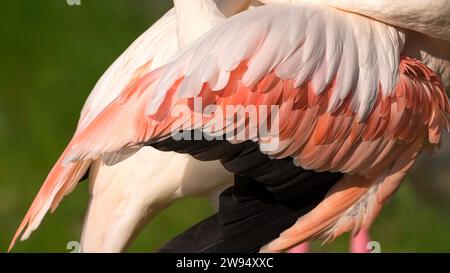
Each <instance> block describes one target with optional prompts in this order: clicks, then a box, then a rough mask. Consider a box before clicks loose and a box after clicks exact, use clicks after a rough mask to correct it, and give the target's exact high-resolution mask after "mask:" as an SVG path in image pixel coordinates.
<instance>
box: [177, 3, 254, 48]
mask: <svg viewBox="0 0 450 273" xmlns="http://www.w3.org/2000/svg"><path fill="white" fill-rule="evenodd" d="M173 2H174V4H175V10H176V14H177V35H178V43H179V47H180V48H181V47H183V46H185V45H187V44H189V43H191V42H193V41H195V40H197V39H198V38H200V36H202V35H203V34H204V33H206V32H207V31H208V30H209V29H211V27H213V26H214V25H216V24H217V23H219V22H221V21H223V20H224V19H225V18H226V17H229V16H232V15H234V14H236V13H238V12H241V11H243V10H245V9H247V8H248V6H249V4H250V2H251V0H174V1H173Z"/></svg>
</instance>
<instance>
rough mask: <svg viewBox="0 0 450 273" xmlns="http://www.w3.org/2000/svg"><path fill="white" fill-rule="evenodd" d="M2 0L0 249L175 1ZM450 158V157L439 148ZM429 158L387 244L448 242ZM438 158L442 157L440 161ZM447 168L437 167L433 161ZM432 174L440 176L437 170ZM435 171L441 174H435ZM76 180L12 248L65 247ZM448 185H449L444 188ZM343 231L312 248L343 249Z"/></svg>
mask: <svg viewBox="0 0 450 273" xmlns="http://www.w3.org/2000/svg"><path fill="white" fill-rule="evenodd" d="M81 3H82V5H81V6H69V5H68V4H67V3H66V0H40V1H37V0H3V1H1V3H0V5H1V9H0V10H1V11H0V13H1V16H0V28H1V30H0V37H1V43H0V52H1V54H2V57H1V60H0V152H1V156H0V219H1V220H0V252H3V251H5V250H6V248H7V246H8V244H9V241H10V239H11V237H12V235H13V233H14V231H15V229H16V228H17V226H18V224H19V223H20V221H21V218H22V216H23V215H24V214H25V212H26V210H27V208H28V206H29V204H30V203H31V201H32V199H33V197H34V195H35V194H36V193H37V191H38V189H39V187H40V184H41V182H42V181H43V180H44V178H45V177H46V175H47V172H48V171H49V170H50V168H51V166H52V164H53V163H54V161H55V160H56V159H57V157H58V155H59V153H60V152H61V151H62V150H63V148H64V146H65V145H66V143H67V142H68V140H69V138H70V137H71V135H72V133H73V130H74V128H75V126H76V123H77V119H78V116H79V112H80V109H81V107H82V105H83V102H84V100H85V99H86V97H87V96H88V94H89V92H90V90H91V89H92V87H93V86H94V84H95V82H96V80H97V79H98V78H99V77H100V76H101V74H102V73H103V72H104V71H105V70H106V69H107V67H108V66H109V65H110V64H111V63H112V62H113V61H114V59H115V58H116V57H118V56H119V55H120V53H121V52H123V51H124V50H125V48H126V47H127V46H128V45H129V44H130V43H131V42H132V41H133V40H134V39H135V38H137V37H138V36H139V35H140V34H141V33H142V32H144V30H146V29H147V28H148V27H149V26H150V25H151V24H152V23H153V22H155V20H157V18H159V17H160V16H161V15H163V14H164V12H165V11H167V10H168V9H169V8H170V6H171V5H172V3H171V1H169V0H158V1H156V0H82V1H81ZM445 159H447V158H445ZM439 162H440V164H441V165H436V163H433V164H432V165H431V166H433V168H432V167H430V164H431V163H430V161H429V160H426V163H428V166H427V165H424V166H423V167H422V169H419V171H416V175H412V176H410V179H409V180H412V179H411V178H416V179H415V180H416V181H418V182H416V183H411V181H408V182H407V183H405V184H404V186H403V187H402V189H401V190H400V192H399V194H397V196H396V197H395V198H394V199H393V200H392V202H391V203H390V204H389V205H388V206H387V208H386V209H385V210H384V211H383V213H382V215H381V217H380V218H379V219H378V221H377V222H376V224H375V226H374V228H373V231H372V237H373V239H374V240H377V241H379V242H380V243H381V247H382V251H383V252H434V251H436V252H449V251H450V212H449V207H450V205H449V201H448V200H449V198H447V197H448V196H449V194H448V192H449V189H448V184H450V183H442V181H443V179H444V180H445V182H450V179H449V176H448V170H447V169H446V168H445V166H447V168H448V161H446V163H447V164H446V165H443V164H442V162H443V161H442V160H441V161H439ZM436 166H441V167H436ZM435 169H437V170H439V169H444V170H446V171H447V173H444V174H438V175H436V172H437V171H436V170H435ZM436 177H438V178H439V179H436ZM435 180H437V181H438V182H434V181H435ZM87 186H88V185H87V183H86V182H84V183H81V184H80V186H79V187H78V188H77V189H76V191H75V192H74V193H73V194H72V195H70V196H69V197H68V198H66V199H65V201H64V202H63V203H62V205H61V206H60V207H59V209H58V210H57V211H56V213H55V214H54V215H50V216H48V217H46V218H45V220H44V222H43V224H42V226H41V227H40V229H39V230H37V231H36V232H35V233H34V234H33V235H32V237H31V238H30V239H29V240H28V241H26V242H24V243H19V244H18V245H17V246H16V248H15V249H14V251H16V252H69V251H68V250H66V244H67V243H68V242H69V241H77V240H78V239H79V236H80V233H81V225H82V220H83V214H84V210H85V208H86V204H87V197H88V187H87ZM446 186H447V188H445V187H446ZM212 211H213V209H212V208H211V206H210V204H209V202H208V201H207V200H204V199H190V200H184V201H182V202H179V203H177V204H175V205H174V206H172V207H171V208H169V209H168V210H167V211H165V212H164V213H162V214H161V215H160V216H158V217H157V219H156V220H155V221H154V222H153V223H152V224H151V225H150V226H149V227H148V228H146V230H145V231H144V232H143V233H142V234H141V236H139V238H138V239H137V240H136V241H135V243H134V244H133V245H132V247H131V249H130V251H131V252H150V251H152V250H154V249H155V248H157V247H158V246H159V245H161V244H162V243H163V242H164V241H166V240H168V239H169V238H171V237H173V236H174V235H175V234H177V233H179V232H181V231H182V230H183V229H185V228H187V227H188V226H190V225H192V224H193V223H196V222H197V221H199V220H201V219H203V218H204V217H206V216H207V215H209V214H211V213H212ZM347 239H348V237H346V236H344V237H343V238H340V239H338V240H337V241H336V242H335V243H333V244H332V245H327V246H321V245H320V244H319V243H314V245H313V249H314V251H320V252H328V251H332V252H346V251H347V244H348V240H347Z"/></svg>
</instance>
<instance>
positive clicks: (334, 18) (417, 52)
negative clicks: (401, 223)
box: [11, 0, 450, 252]
mask: <svg viewBox="0 0 450 273" xmlns="http://www.w3.org/2000/svg"><path fill="white" fill-rule="evenodd" d="M174 2H175V8H176V10H175V11H172V13H171V14H168V15H166V17H164V18H165V19H166V20H167V18H170V17H171V18H172V19H171V20H172V21H171V22H172V23H167V22H168V20H167V21H164V20H162V21H160V22H159V24H158V23H157V24H156V25H155V26H154V27H153V28H151V29H150V31H149V33H150V34H151V35H150V37H147V39H146V38H144V39H140V40H138V42H137V43H136V44H135V46H134V50H133V49H132V50H130V51H129V52H128V53H127V52H126V53H125V54H124V55H122V56H125V57H123V58H119V60H118V61H117V62H116V63H115V64H114V65H113V66H112V68H111V69H110V70H109V71H112V72H110V73H108V72H107V73H106V74H105V76H104V77H103V78H102V79H101V80H100V82H99V84H98V85H97V87H96V89H94V92H93V93H92V95H91V96H90V97H89V99H88V101H87V103H86V106H85V108H84V109H83V112H82V117H81V119H80V123H79V126H78V128H77V132H76V133H75V135H74V137H73V139H72V141H71V142H70V144H69V145H68V147H67V149H66V150H65V152H64V153H63V154H62V156H61V157H60V159H59V160H58V162H57V163H56V165H55V167H54V168H53V170H52V171H51V172H50V174H49V176H48V178H47V180H46V182H45V183H44V185H43V187H42V189H41V191H40V192H39V193H38V196H37V197H36V199H35V201H34V202H33V204H32V206H31V208H30V210H29V212H28V213H27V215H26V216H25V219H24V221H23V222H22V224H21V226H20V227H19V230H18V231H17V233H16V236H15V238H14V240H13V242H12V244H11V247H12V246H13V245H14V241H15V240H16V239H17V238H18V237H19V236H20V235H21V234H22V232H23V235H22V238H23V239H25V238H27V237H28V236H29V235H30V234H31V232H32V231H33V230H35V229H36V228H37V227H38V225H39V224H40V222H41V220H42V218H43V217H44V215H45V213H46V212H47V211H48V210H49V209H50V208H52V209H54V208H56V207H57V205H58V204H59V202H60V201H61V199H62V198H63V197H64V195H66V194H67V193H69V192H70V191H71V190H72V189H73V187H74V186H76V183H77V182H78V181H79V179H80V178H81V177H82V176H83V175H84V174H85V172H86V171H87V169H88V168H89V167H91V172H92V170H94V171H93V173H94V175H93V176H94V180H96V179H98V178H95V172H96V169H97V170H98V169H105V170H106V169H108V168H110V167H109V166H107V165H115V166H118V165H119V164H122V163H126V162H127V161H128V160H130V159H132V158H138V154H139V153H140V152H142V151H143V150H144V149H147V148H144V146H146V145H151V146H153V147H155V148H157V149H160V150H167V149H169V150H172V151H175V152H185V151H189V153H190V154H193V155H194V157H197V158H199V159H203V160H217V159H221V163H223V164H224V165H226V167H227V168H228V170H229V171H231V172H234V173H235V176H234V178H235V183H236V184H246V183H248V182H242V181H245V180H248V179H250V180H251V182H250V184H251V185H252V187H251V189H253V188H256V187H257V186H254V185H256V184H255V183H253V182H256V183H260V184H262V185H263V187H265V188H268V189H270V190H271V191H272V192H275V195H277V194H280V195H284V194H286V192H282V191H280V192H277V191H276V190H274V188H275V187H273V185H268V184H267V181H264V179H261V178H259V177H258V173H256V174H253V175H244V176H243V175H240V173H239V171H241V172H242V171H243V170H242V165H237V166H229V165H227V164H226V163H224V159H223V157H230V156H232V154H231V152H242V149H250V151H252V153H253V151H254V152H255V155H256V154H257V152H259V150H257V149H255V148H254V146H255V145H256V146H257V144H260V145H264V144H265V143H266V142H267V141H270V140H273V139H278V140H280V143H279V146H278V147H276V149H274V150H264V151H263V152H264V154H263V156H265V160H266V161H264V163H267V164H268V165H266V167H269V166H283V168H285V169H283V170H288V171H292V172H293V173H295V174H296V172H299V174H304V173H307V174H308V176H311V177H313V178H314V179H312V180H313V181H314V182H317V179H318V178H321V179H322V180H326V181H325V183H324V184H326V185H325V186H323V187H318V186H317V187H316V186H315V185H308V187H309V186H311V188H309V189H302V191H300V192H291V194H292V193H295V194H305V195H309V196H312V198H313V199H314V200H311V201H310V203H308V204H303V207H302V208H301V212H300V209H299V211H298V213H297V214H298V215H297V214H296V215H294V216H295V217H296V218H299V219H298V220H297V221H294V222H292V223H287V224H292V226H291V227H286V228H284V226H285V225H286V223H283V225H282V226H283V227H280V226H277V228H276V230H273V231H272V233H274V234H275V233H279V232H282V231H283V230H284V229H286V230H285V231H284V232H283V233H281V235H280V236H279V237H278V238H276V237H277V236H278V235H277V236H273V234H271V235H270V236H271V237H273V238H270V241H271V242H270V243H269V244H267V245H265V246H264V247H263V248H262V249H261V251H263V252H268V251H269V252H278V251H283V250H286V249H288V248H291V247H293V246H295V245H296V244H298V243H302V242H305V241H308V240H310V239H312V238H315V237H317V236H324V237H325V238H327V239H328V240H332V239H333V238H335V237H336V236H339V235H340V234H341V233H343V232H346V231H354V232H355V233H356V232H357V231H358V230H360V229H361V228H364V229H368V228H369V227H370V225H371V223H372V222H373V220H374V219H375V217H376V215H377V214H378V213H379V211H380V210H381V207H382V206H383V205H384V203H385V202H386V201H387V200H388V199H389V198H390V197H391V196H392V195H393V194H394V193H395V191H396V189H397V188H398V186H399V185H400V183H401V181H402V179H403V178H404V176H405V175H406V173H407V172H408V171H409V170H410V168H411V167H412V165H413V163H414V161H415V159H416V157H417V155H418V153H420V152H421V151H422V150H423V149H425V148H427V149H428V148H429V149H433V147H435V146H436V145H437V144H438V143H439V142H440V136H441V131H443V130H444V129H448V116H447V115H448V112H449V105H448V98H447V97H446V95H445V93H444V86H447V87H448V86H449V59H450V58H448V57H449V55H442V51H439V47H440V46H441V47H442V46H443V45H444V46H445V45H446V44H448V41H449V40H450V30H449V27H448V26H449V21H448V17H446V16H445V15H446V14H448V11H449V10H450V7H449V4H447V3H445V1H439V0H438V1H434V4H435V5H431V6H429V5H428V1H426V3H425V1H417V4H418V5H416V6H414V7H410V6H404V5H405V4H403V3H390V2H388V1H379V3H380V5H381V6H377V5H375V4H372V5H371V4H365V3H366V2H364V1H363V3H364V4H361V2H357V3H356V2H355V1H315V2H316V3H307V2H310V1H300V0H298V1H295V0H291V1H287V0H284V1H283V0H278V1H271V0H267V1H261V2H262V3H264V4H266V5H265V6H261V7H257V8H254V9H250V10H248V11H243V12H241V13H239V14H238V15H236V16H233V17H231V18H225V16H224V13H222V12H220V9H219V8H220V7H221V3H219V5H217V6H216V3H214V2H213V1H210V0H195V1H194V0H192V1H190V0H183V1H174ZM230 3H231V2H230ZM367 3H369V1H368V2H367ZM370 3H372V2H370ZM248 4H249V2H248V1H234V2H233V5H232V7H233V9H230V10H234V13H236V11H242V10H243V9H244V8H245V7H246V6H247V5H248ZM419 4H422V5H419ZM380 7H385V8H389V9H386V10H388V11H389V12H385V13H382V12H380V11H383V10H385V9H383V8H380ZM424 11H427V12H428V13H429V14H428V15H429V16H427V17H426V18H431V19H427V20H425V19H423V18H422V17H420V16H419V15H420V13H421V12H424ZM395 12H402V15H405V16H398V14H395ZM403 13H404V14H403ZM200 14H201V15H204V16H194V15H200ZM232 14H233V12H231V13H230V15H232ZM358 14H361V15H364V16H360V15H358ZM175 17H176V22H174V19H173V18H175ZM417 17H419V18H417ZM164 18H163V19H164ZM383 22H384V23H383ZM388 24H389V25H388ZM446 26H447V27H446ZM167 28H172V30H170V31H169V32H168V33H171V35H169V37H171V39H172V40H171V41H172V42H173V41H178V43H179V44H178V46H177V45H175V43H176V42H175V43H172V44H170V43H171V42H168V43H167V44H165V43H163V41H161V40H157V39H156V38H154V37H152V35H156V34H158V33H159V35H160V36H161V35H162V34H161V33H166V32H165V30H167ZM174 28H175V30H174ZM151 30H153V31H151ZM205 32H206V34H204V33H205ZM284 35H286V36H284ZM144 36H145V34H144ZM145 40H146V41H147V44H145V43H143V41H145ZM150 40H151V41H153V44H152V43H150V45H149V44H148V43H149V41H150ZM371 41H376V42H375V43H372V42H371ZM166 42H167V41H166ZM430 45H431V46H430ZM140 46H143V47H144V48H146V47H147V48H146V49H147V50H136V48H139V47H140ZM132 47H133V46H132ZM149 49H151V50H149ZM178 49H181V50H178ZM138 51H139V53H142V54H144V53H143V52H144V51H145V53H146V54H147V55H145V56H141V58H138V59H139V61H137V58H135V59H134V61H135V62H134V64H132V65H131V66H127V65H128V63H127V62H126V59H127V56H129V54H130V55H133V54H136V53H137V52H138ZM174 54H175V55H174ZM139 62H141V63H139ZM133 66H134V67H133ZM114 86H117V87H114ZM96 90H97V91H96ZM195 98H201V99H202V100H205V101H207V102H210V103H211V104H214V105H218V106H219V108H221V107H222V108H223V107H225V106H226V105H237V104H244V105H246V104H255V105H265V104H268V105H277V106H279V107H280V112H279V114H274V115H275V116H277V117H278V118H279V122H280V124H279V126H280V127H279V128H280V129H281V131H279V132H278V133H279V135H278V136H276V135H270V134H269V135H268V136H266V137H261V136H258V135H253V136H248V138H247V139H246V140H251V141H253V142H252V143H250V144H248V143H249V142H241V143H235V142H234V141H232V139H227V140H230V141H232V142H233V144H232V143H231V142H229V141H227V140H225V141H220V142H211V143H208V144H205V143H204V142H202V143H201V144H200V145H196V144H195V143H192V142H187V143H184V142H183V143H182V145H181V146H180V145H176V144H180V143H176V144H174V143H173V140H171V139H170V138H168V136H171V135H172V134H173V133H174V132H176V131H178V129H180V128H171V127H170V125H172V124H174V123H175V122H176V121H179V120H177V119H176V118H174V116H173V115H172V114H173V113H172V111H174V109H175V108H176V106H187V108H188V109H191V108H192V107H190V104H191V103H192V101H193V100H194V99H195ZM191 110H192V109H191ZM207 121H214V122H218V121H220V119H219V118H218V117H217V118H216V117H214V116H212V117H211V116H209V117H207ZM207 121H204V120H202V121H201V122H196V123H193V124H190V127H189V129H192V130H206V129H208V128H206V126H205V125H206V122H207ZM222 121H223V120H222ZM263 123H264V122H263ZM216 124H217V123H216ZM219 124H222V125H223V124H226V122H222V123H219ZM266 124H267V123H266ZM261 125H262V124H261V123H259V124H257V125H256V127H259V126H261ZM217 127H218V126H217ZM183 129H184V128H183ZM209 129H211V128H209ZM214 129H215V130H217V131H219V129H224V130H225V131H227V132H233V130H229V128H227V127H226V126H225V127H224V128H214ZM230 145H231V146H230ZM206 147H207V148H208V149H206ZM217 147H218V148H217ZM198 149H201V150H202V153H199V150H198ZM205 149H206V150H205ZM217 149H219V151H220V152H221V153H222V154H221V157H217V154H213V155H215V156H216V157H214V156H213V155H212V154H211V153H210V154H208V152H210V151H215V152H217V151H218V150H217ZM221 149H224V150H221ZM236 149H237V150H236ZM240 149H241V150H240ZM261 154H262V153H261ZM199 155H200V156H199ZM172 156H173V157H174V158H175V157H176V156H178V154H177V153H174V152H172V153H171V154H170V156H169V157H170V158H172ZM181 156H183V157H184V158H183V159H181V161H182V162H187V161H190V160H191V159H190V157H187V156H184V155H181ZM257 156H260V155H259V154H257ZM269 156H270V157H269ZM237 158H238V159H239V157H237ZM137 161H139V160H137ZM174 161H176V160H174ZM231 161H233V160H231ZM93 162H94V164H93ZM129 162H131V161H129ZM292 162H293V163H292ZM210 163H211V162H210ZM241 163H242V162H241ZM96 164H97V165H96ZM140 164H144V162H142V161H141V163H140ZM196 164H199V166H200V165H201V166H207V165H204V164H207V163H205V162H196ZM212 164H215V166H217V165H218V163H217V161H214V162H213V163H212ZM91 165H92V166H94V168H92V166H91ZM133 165H134V164H133ZM96 166H100V167H96ZM115 166H111V168H114V167H115ZM284 166H286V167H284ZM155 167H157V166H156V165H155ZM252 167H253V168H255V166H252ZM169 168H170V169H171V170H172V172H173V173H176V170H177V169H176V167H169ZM184 168H185V167H184V166H183V167H182V169H184ZM204 168H208V167H199V168H198V169H196V171H195V172H194V175H190V176H189V178H187V177H183V178H181V179H182V180H184V181H188V180H190V179H193V180H194V185H199V184H201V183H202V182H203V181H202V180H204V178H202V179H199V180H196V179H195V178H193V177H196V176H197V177H202V176H201V174H200V173H201V172H203V171H204ZM219 169H220V168H219ZM247 171H248V170H247ZM173 173H172V174H173ZM269 174H270V173H269ZM91 175H92V174H91ZM227 175H230V174H229V173H226V172H224V176H227ZM109 177H110V179H111V177H115V175H114V174H109ZM162 177H163V178H164V176H162ZM296 177H297V176H296ZM169 179H170V178H169ZM176 179H180V178H176ZM176 179H175V180H176ZM218 180H221V179H218ZM291 180H292V179H291ZM103 181H104V182H103V183H102V184H103V186H100V185H99V186H97V185H95V183H93V185H94V188H96V187H98V190H97V193H96V192H95V191H94V192H93V199H92V200H94V199H95V198H96V196H98V194H99V193H102V191H103V190H104V189H107V188H108V186H109V184H108V179H104V180H103ZM122 181H123V182H122V183H124V181H125V179H123V180H122ZM282 182H286V181H282ZM288 182H291V181H290V180H288V181H287V182H286V183H288ZM306 182H308V181H306V180H305V181H304V180H302V179H298V181H297V184H298V183H306ZM159 183H165V181H161V182H159ZM136 185H138V184H136ZM158 186H159V185H158ZM167 187H168V188H169V187H170V186H169V185H167ZM165 188H166V185H163V184H161V186H160V188H158V190H157V193H156V196H154V199H155V200H157V201H156V202H159V204H160V206H161V207H160V208H163V207H164V206H167V200H169V199H166V198H168V197H166V196H165V195H164V190H165ZM231 190H232V191H233V190H236V189H233V188H232V189H231ZM312 190H316V191H315V192H314V193H313V192H312ZM161 191H163V192H162V193H160V192H161ZM129 194H130V195H132V193H129ZM232 194H236V192H233V193H232ZM224 196H225V197H226V195H224ZM291 197H292V196H291ZM291 197H290V198H291ZM170 198H173V196H172V197H170ZM282 199H283V196H278V195H277V196H276V201H280V202H281V201H283V200H282ZM106 200H107V199H106ZM124 200H125V201H124V202H117V201H118V200H107V201H116V202H115V203H117V208H118V209H117V211H118V213H117V214H118V215H119V216H121V218H123V219H128V220H127V221H129V222H131V223H132V225H134V226H135V227H133V228H131V229H130V228H129V227H128V228H125V229H123V230H120V228H119V231H117V232H118V234H119V235H121V236H123V237H124V238H126V237H127V236H128V238H127V239H125V242H119V243H118V245H120V246H118V247H115V246H112V247H111V248H112V249H114V248H115V249H122V248H123V247H125V246H126V245H127V244H128V243H129V240H131V239H132V237H133V236H134V235H135V234H136V232H137V231H138V230H139V227H138V226H141V225H142V223H143V222H145V221H146V219H147V218H148V217H149V215H150V216H151V214H152V212H151V211H142V210H139V209H142V208H144V207H147V208H148V204H147V205H146V206H143V205H142V204H139V206H141V207H140V208H139V206H138V207H135V208H137V211H136V210H134V211H133V209H134V208H133V206H131V207H130V208H129V207H127V206H128V204H127V201H126V199H124ZM169 203H170V201H169ZM91 207H92V206H91ZM91 207H90V211H89V213H88V217H87V218H88V219H89V217H90V215H95V214H91ZM129 209H130V210H131V212H130V211H129ZM100 211H101V208H100ZM136 212H140V213H136ZM291 218H292V217H291ZM92 219H94V218H92ZM93 221H94V220H93ZM89 226H90V225H89V220H87V224H86V225H85V227H89ZM91 226H92V225H91ZM119 226H120V225H119ZM200 226H201V225H200ZM87 229H89V228H86V229H85V230H87ZM91 229H95V225H94V226H93V227H92V228H91ZM100 229H101V228H100ZM130 230H131V232H130ZM123 233H128V234H123ZM84 234H86V233H84ZM94 237H95V236H94ZM263 239H264V240H262V239H259V240H256V241H255V243H254V244H255V246H252V247H257V248H259V247H260V246H262V244H264V243H266V242H265V241H266V240H267V238H263ZM273 239H275V240H273ZM99 240H102V239H101V238H100V239H99ZM272 240H273V241H272ZM114 244H115V243H114V242H111V243H110V245H114Z"/></svg>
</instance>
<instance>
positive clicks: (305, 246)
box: [288, 242, 309, 253]
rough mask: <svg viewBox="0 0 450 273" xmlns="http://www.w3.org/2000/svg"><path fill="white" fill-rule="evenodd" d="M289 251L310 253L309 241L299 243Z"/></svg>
mask: <svg viewBox="0 0 450 273" xmlns="http://www.w3.org/2000/svg"><path fill="white" fill-rule="evenodd" d="M288 252H289V253H308V252H309V243H308V242H306V243H303V244H301V245H298V246H296V247H294V248H291V249H290V250H289V251H288Z"/></svg>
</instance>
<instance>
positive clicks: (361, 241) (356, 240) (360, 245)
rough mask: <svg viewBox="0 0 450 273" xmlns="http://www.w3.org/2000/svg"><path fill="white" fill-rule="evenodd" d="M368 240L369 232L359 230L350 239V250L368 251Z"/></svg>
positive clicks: (354, 251)
mask: <svg viewBox="0 0 450 273" xmlns="http://www.w3.org/2000/svg"><path fill="white" fill-rule="evenodd" d="M369 242H370V234H369V232H368V231H367V230H361V231H360V232H359V233H358V234H357V235H356V236H355V237H352V238H351V239H350V251H351V252H352V253H369V249H367V245H368V244H369Z"/></svg>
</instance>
